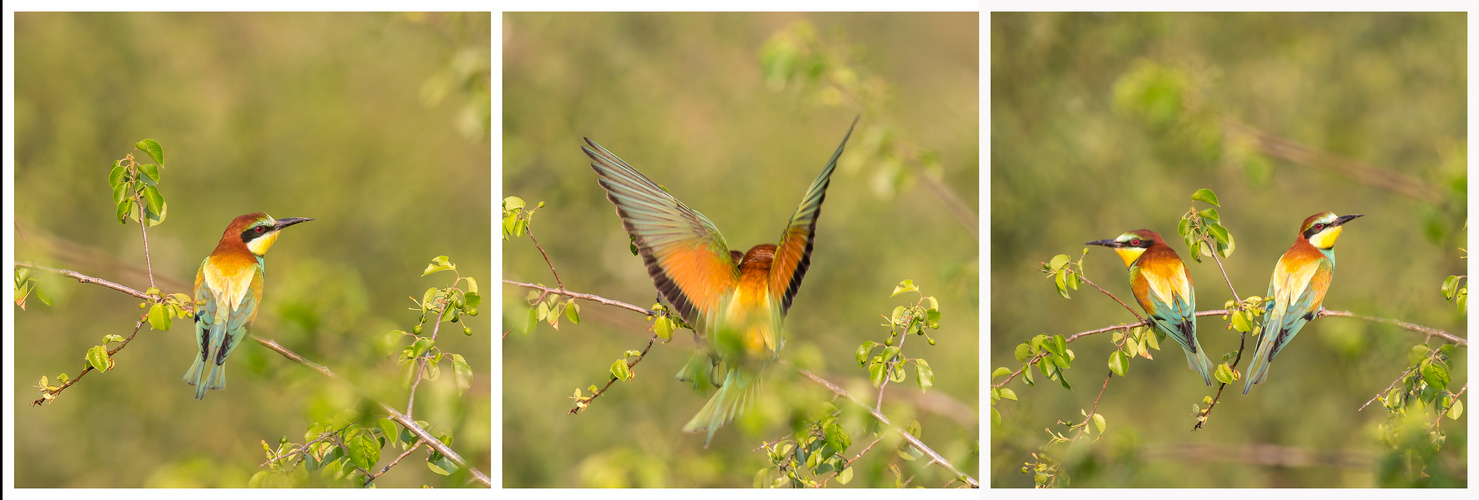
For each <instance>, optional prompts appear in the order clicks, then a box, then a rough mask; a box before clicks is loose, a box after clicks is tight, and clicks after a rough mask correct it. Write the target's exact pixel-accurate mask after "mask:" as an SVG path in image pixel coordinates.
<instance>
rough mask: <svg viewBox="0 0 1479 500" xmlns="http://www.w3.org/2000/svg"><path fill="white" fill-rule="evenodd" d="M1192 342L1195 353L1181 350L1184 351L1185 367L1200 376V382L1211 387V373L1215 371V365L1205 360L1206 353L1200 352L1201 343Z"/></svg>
mask: <svg viewBox="0 0 1479 500" xmlns="http://www.w3.org/2000/svg"><path fill="white" fill-rule="evenodd" d="M1193 342H1196V346H1197V352H1195V353H1193V352H1191V350H1189V349H1182V350H1183V351H1186V366H1189V367H1191V369H1192V370H1196V372H1197V373H1200V374H1202V382H1205V383H1206V384H1207V386H1208V387H1211V386H1212V372H1213V371H1214V370H1216V365H1213V364H1212V360H1210V359H1207V354H1206V351H1204V350H1202V343H1201V341H1197V340H1193Z"/></svg>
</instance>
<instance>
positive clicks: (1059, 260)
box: [1048, 253, 1069, 271]
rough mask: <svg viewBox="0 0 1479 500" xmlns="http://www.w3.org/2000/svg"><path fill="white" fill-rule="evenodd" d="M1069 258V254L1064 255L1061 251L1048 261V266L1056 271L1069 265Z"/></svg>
mask: <svg viewBox="0 0 1479 500" xmlns="http://www.w3.org/2000/svg"><path fill="white" fill-rule="evenodd" d="M1068 260H1069V259H1068V256H1067V255H1063V254H1061V253H1060V254H1058V255H1054V256H1053V260H1050V261H1048V267H1049V268H1051V269H1052V270H1054V271H1057V270H1059V269H1063V266H1066V265H1068Z"/></svg>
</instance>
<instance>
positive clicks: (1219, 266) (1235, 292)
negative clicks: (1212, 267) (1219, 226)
mask: <svg viewBox="0 0 1479 500" xmlns="http://www.w3.org/2000/svg"><path fill="white" fill-rule="evenodd" d="M1202 241H1203V242H1205V243H1207V244H1208V245H1209V246H1211V247H1212V248H1214V250H1212V260H1213V261H1214V262H1217V270H1219V271H1222V279H1223V280H1224V281H1226V282H1227V289H1228V290H1229V291H1231V292H1232V294H1233V300H1236V301H1238V302H1242V301H1243V299H1242V298H1241V297H1238V290H1237V289H1236V288H1233V284H1232V278H1229V277H1227V268H1224V267H1222V259H1219V258H1217V250H1215V248H1217V246H1216V245H1212V242H1210V241H1207V237H1206V236H1203V237H1202Z"/></svg>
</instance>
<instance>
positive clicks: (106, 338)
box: [63, 333, 123, 378]
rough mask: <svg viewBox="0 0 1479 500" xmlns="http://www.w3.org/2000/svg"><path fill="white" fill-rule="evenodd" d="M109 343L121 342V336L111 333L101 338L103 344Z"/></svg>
mask: <svg viewBox="0 0 1479 500" xmlns="http://www.w3.org/2000/svg"><path fill="white" fill-rule="evenodd" d="M109 342H123V336H122V335H116V334H111V333H110V334H108V335H104V336H103V343H104V344H106V343H109ZM65 376H66V374H63V378H65Z"/></svg>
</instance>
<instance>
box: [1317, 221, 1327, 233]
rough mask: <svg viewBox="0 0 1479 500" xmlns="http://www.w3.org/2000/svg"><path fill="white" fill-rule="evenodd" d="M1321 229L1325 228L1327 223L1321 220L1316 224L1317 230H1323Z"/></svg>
mask: <svg viewBox="0 0 1479 500" xmlns="http://www.w3.org/2000/svg"><path fill="white" fill-rule="evenodd" d="M1321 229H1325V223H1324V222H1321V223H1318V224H1315V230H1316V231H1319V230H1321Z"/></svg>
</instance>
